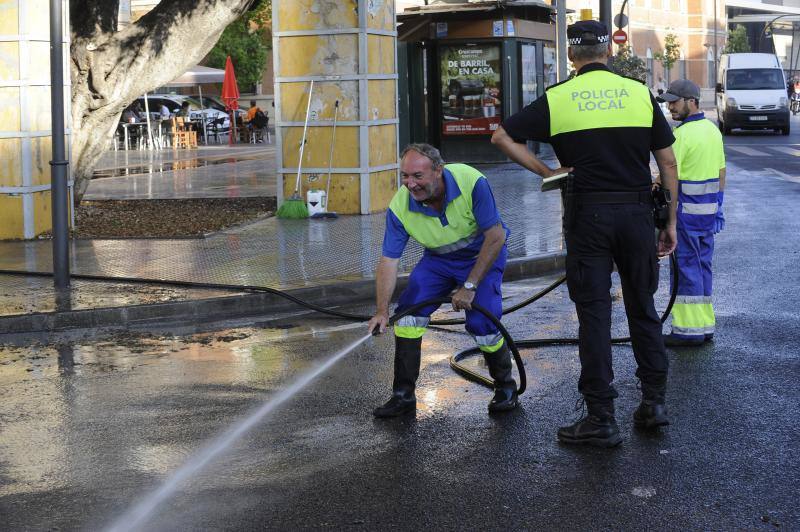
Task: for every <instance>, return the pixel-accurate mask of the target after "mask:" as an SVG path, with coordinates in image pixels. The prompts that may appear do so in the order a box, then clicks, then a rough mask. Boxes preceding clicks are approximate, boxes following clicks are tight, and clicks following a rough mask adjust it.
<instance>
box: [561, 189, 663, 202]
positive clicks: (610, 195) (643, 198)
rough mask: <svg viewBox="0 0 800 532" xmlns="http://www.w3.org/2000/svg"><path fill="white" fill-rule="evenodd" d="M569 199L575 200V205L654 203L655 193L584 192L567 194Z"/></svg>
mask: <svg viewBox="0 0 800 532" xmlns="http://www.w3.org/2000/svg"><path fill="white" fill-rule="evenodd" d="M567 200H568V201H569V200H571V201H574V202H575V203H574V204H575V205H621V204H628V203H642V204H645V205H653V193H652V192H651V191H649V190H646V191H642V192H584V193H578V194H567Z"/></svg>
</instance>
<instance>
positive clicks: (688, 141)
mask: <svg viewBox="0 0 800 532" xmlns="http://www.w3.org/2000/svg"><path fill="white" fill-rule="evenodd" d="M674 134H675V144H673V145H672V149H673V151H674V152H675V159H676V160H677V161H678V178H679V181H678V185H679V188H678V227H679V228H684V229H687V230H691V231H712V230H713V229H714V219H715V218H716V215H717V210H718V199H719V192H720V190H719V171H720V170H721V169H723V168H725V148H724V146H723V142H722V134H721V133H720V132H719V130H718V129H717V127H716V126H715V125H714V124H713V123H712V122H711V121H710V120H706V119H705V118H702V119H700V120H692V121H687V122H684V123H683V124H681V125H680V126H678V127H677V128H675V131H674Z"/></svg>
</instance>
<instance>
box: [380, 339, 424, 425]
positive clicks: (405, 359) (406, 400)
mask: <svg viewBox="0 0 800 532" xmlns="http://www.w3.org/2000/svg"><path fill="white" fill-rule="evenodd" d="M421 354H422V338H400V337H399V336H395V347H394V381H393V382H392V397H391V398H390V399H389V400H388V401H386V403H385V404H383V405H382V406H379V407H378V408H376V409H375V410H374V411H373V412H372V413H373V414H374V415H375V417H396V416H401V415H403V414H407V413H409V412H414V411H415V410H416V409H417V397H416V395H414V389H415V387H416V384H417V377H419V365H420V358H421Z"/></svg>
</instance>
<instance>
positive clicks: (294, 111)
mask: <svg viewBox="0 0 800 532" xmlns="http://www.w3.org/2000/svg"><path fill="white" fill-rule="evenodd" d="M272 16H273V31H274V33H273V35H274V37H273V52H274V62H275V115H276V131H277V137H278V140H277V142H278V145H277V146H278V150H277V167H278V202H279V203H281V202H283V199H284V198H285V197H288V196H290V195H291V194H292V193H293V192H294V189H295V181H296V176H297V168H298V162H299V154H300V153H299V152H300V142H301V139H302V135H303V123H304V121H305V115H306V106H307V102H308V98H309V88H310V82H311V80H314V91H313V94H311V95H310V97H311V107H310V119H309V128H308V133H307V136H306V146H305V149H304V153H303V161H302V172H301V182H300V193H301V195H302V197H303V199H304V200H305V198H306V196H305V194H306V192H307V191H308V190H309V189H312V188H315V189H323V190H324V189H325V188H326V185H327V179H328V162H329V161H328V159H329V154H330V143H331V137H332V130H333V128H332V125H333V118H334V107H335V103H336V101H337V100H339V116H338V122H337V127H336V139H335V148H334V152H333V157H332V167H333V170H332V178H331V186H330V197H329V199H328V210H329V211H335V212H338V213H342V214H359V213H360V214H368V213H371V212H377V211H382V210H384V209H386V207H388V205H389V201H390V200H391V198H392V196H393V195H394V192H395V191H396V190H397V183H398V179H397V150H398V146H397V136H398V119H397V54H396V41H397V32H396V29H395V6H394V0H339V1H336V2H331V1H329V0H273V2H272Z"/></svg>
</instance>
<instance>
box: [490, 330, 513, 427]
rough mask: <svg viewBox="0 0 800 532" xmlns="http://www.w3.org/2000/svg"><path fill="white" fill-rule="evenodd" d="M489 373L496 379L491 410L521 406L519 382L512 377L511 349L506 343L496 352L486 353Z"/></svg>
mask: <svg viewBox="0 0 800 532" xmlns="http://www.w3.org/2000/svg"><path fill="white" fill-rule="evenodd" d="M483 358H484V360H486V365H487V366H489V375H491V376H492V379H494V397H492V400H491V401H490V402H489V412H492V413H493V412H508V411H509V410H514V409H515V408H517V407H518V406H519V398H518V397H517V383H516V382H515V381H514V379H513V378H512V377H511V369H512V368H511V350H510V349H509V348H508V346H507V345H506V344H503V347H501V348H500V349H498V350H497V351H495V352H494V353H484V354H483Z"/></svg>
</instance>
